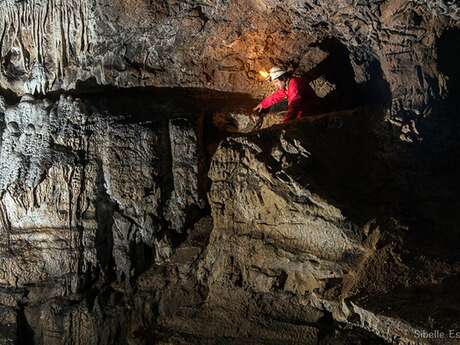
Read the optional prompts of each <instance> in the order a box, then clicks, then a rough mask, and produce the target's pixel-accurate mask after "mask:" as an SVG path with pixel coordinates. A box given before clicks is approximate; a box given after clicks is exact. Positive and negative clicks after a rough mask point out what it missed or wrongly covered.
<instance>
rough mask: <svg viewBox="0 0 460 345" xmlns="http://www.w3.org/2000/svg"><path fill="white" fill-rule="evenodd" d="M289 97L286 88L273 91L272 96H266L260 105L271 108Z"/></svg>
mask: <svg viewBox="0 0 460 345" xmlns="http://www.w3.org/2000/svg"><path fill="white" fill-rule="evenodd" d="M286 97H287V92H286V90H278V91H275V92H273V93H272V94H271V95H270V96H268V97H266V98H264V99H263V100H262V101H261V102H260V103H259V105H260V106H261V107H262V109H267V108H270V107H271V106H272V105H275V104H276V103H279V102H281V101H282V100H283V99H285V98H286Z"/></svg>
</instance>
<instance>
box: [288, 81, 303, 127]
mask: <svg viewBox="0 0 460 345" xmlns="http://www.w3.org/2000/svg"><path fill="white" fill-rule="evenodd" d="M302 87H303V85H302V80H301V79H291V81H290V82H289V88H288V113H287V116H286V117H285V119H284V122H287V121H289V120H291V119H297V118H300V117H301V116H302V110H303V100H302V97H301V94H302V91H301V90H302Z"/></svg>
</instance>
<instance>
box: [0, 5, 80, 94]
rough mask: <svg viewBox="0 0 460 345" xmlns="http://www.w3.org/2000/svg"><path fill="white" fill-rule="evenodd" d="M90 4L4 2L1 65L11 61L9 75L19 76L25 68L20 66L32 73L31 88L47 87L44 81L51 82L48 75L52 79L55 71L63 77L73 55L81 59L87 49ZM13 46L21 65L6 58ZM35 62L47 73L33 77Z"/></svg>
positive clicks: (55, 73)
mask: <svg viewBox="0 0 460 345" xmlns="http://www.w3.org/2000/svg"><path fill="white" fill-rule="evenodd" d="M87 6H88V5H87V3H86V1H78V0H71V1H67V2H66V1H62V0H46V1H37V0H30V1H27V2H20V3H13V2H7V3H5V4H2V7H1V8H0V16H1V17H2V19H3V21H2V25H1V27H0V29H1V38H0V58H1V59H2V60H3V61H2V65H4V64H5V63H6V64H12V65H11V66H10V68H9V70H10V72H11V73H10V74H11V75H10V77H13V76H14V74H17V77H19V75H21V74H22V72H21V71H16V72H15V70H16V68H20V70H23V71H24V72H26V73H28V75H29V77H28V78H29V80H28V81H26V84H27V85H29V89H37V90H44V91H46V87H45V84H47V85H48V86H50V85H51V84H52V83H50V82H48V81H47V78H49V79H52V78H53V77H52V76H53V75H57V76H58V78H62V77H63V76H64V72H65V69H66V66H68V64H69V63H71V62H72V61H73V59H78V58H79V54H85V53H86V52H87V47H88V44H87V42H88V39H87V37H86V36H87V29H86V27H87V24H86V23H85V21H86V20H87V15H86V11H87V8H86V7H87ZM50 48H51V49H50ZM12 49H18V50H19V54H20V59H19V60H20V61H21V63H22V65H21V66H17V63H18V62H19V61H4V59H5V57H6V56H7V54H8V53H9V52H11V50H12ZM35 66H38V67H39V68H38V70H40V68H41V69H43V70H44V71H46V73H47V75H48V76H47V77H46V78H39V80H36V81H33V80H32V79H33V78H34V77H36V76H35V75H34V72H33V70H34V68H35ZM2 70H4V68H2ZM37 83H40V84H41V85H40V86H38V85H37ZM32 85H35V86H32ZM29 91H31V90H29Z"/></svg>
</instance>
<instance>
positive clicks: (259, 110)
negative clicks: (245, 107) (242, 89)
mask: <svg viewBox="0 0 460 345" xmlns="http://www.w3.org/2000/svg"><path fill="white" fill-rule="evenodd" d="M262 109H263V108H262V106H261V105H260V104H257V106H255V107H254V108H253V109H252V111H256V112H258V113H260V112H261V111H262Z"/></svg>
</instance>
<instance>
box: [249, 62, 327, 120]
mask: <svg viewBox="0 0 460 345" xmlns="http://www.w3.org/2000/svg"><path fill="white" fill-rule="evenodd" d="M267 79H270V80H271V81H272V83H273V84H274V85H275V86H276V89H277V90H276V91H275V92H274V93H272V94H271V95H270V96H268V97H266V98H264V99H263V100H262V101H261V102H260V103H259V104H258V105H257V106H256V107H255V108H254V109H253V110H254V111H257V112H259V113H260V112H261V111H262V110H263V109H268V108H270V107H271V106H273V105H275V104H277V103H279V102H281V101H283V100H285V99H286V98H287V101H288V111H287V113H286V115H284V117H283V122H284V123H286V122H288V121H289V120H292V119H300V118H301V117H303V116H305V115H309V114H312V113H314V108H315V103H316V102H317V98H318V96H317V95H316V94H315V92H314V91H313V89H312V88H311V87H310V85H309V84H308V82H307V80H305V79H304V78H301V77H294V76H292V74H291V73H289V72H288V71H286V70H284V69H282V68H280V67H272V68H271V69H270V72H269V77H268V78H267Z"/></svg>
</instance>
